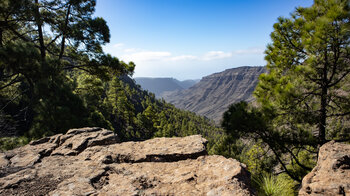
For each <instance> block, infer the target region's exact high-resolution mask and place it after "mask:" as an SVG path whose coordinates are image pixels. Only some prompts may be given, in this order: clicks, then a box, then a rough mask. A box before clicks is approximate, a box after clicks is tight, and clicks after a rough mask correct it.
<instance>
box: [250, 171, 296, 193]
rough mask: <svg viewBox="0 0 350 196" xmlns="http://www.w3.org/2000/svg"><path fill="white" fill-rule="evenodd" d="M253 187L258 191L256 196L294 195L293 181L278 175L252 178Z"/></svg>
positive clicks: (263, 175) (265, 174)
mask: <svg viewBox="0 0 350 196" xmlns="http://www.w3.org/2000/svg"><path fill="white" fill-rule="evenodd" d="M253 183H254V184H255V185H254V186H255V187H256V188H257V190H258V195H262V196H281V195H283V196H293V195H295V192H294V186H295V183H294V182H293V180H290V179H288V177H287V176H285V175H283V174H280V175H278V176H274V175H271V174H267V173H263V174H262V175H260V176H258V177H254V178H253Z"/></svg>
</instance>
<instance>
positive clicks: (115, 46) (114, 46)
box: [113, 43, 124, 48]
mask: <svg viewBox="0 0 350 196" xmlns="http://www.w3.org/2000/svg"><path fill="white" fill-rule="evenodd" d="M123 46H124V44H123V43H117V44H114V45H113V48H121V47H123Z"/></svg>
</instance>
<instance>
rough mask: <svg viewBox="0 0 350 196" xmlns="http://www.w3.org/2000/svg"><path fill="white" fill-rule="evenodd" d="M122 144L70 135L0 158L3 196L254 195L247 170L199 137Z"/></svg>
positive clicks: (106, 137)
mask: <svg viewBox="0 0 350 196" xmlns="http://www.w3.org/2000/svg"><path fill="white" fill-rule="evenodd" d="M118 142H119V140H118V137H117V136H115V135H114V133H113V132H111V131H108V130H105V129H101V128H83V129H72V130H69V131H68V132H67V134H65V135H62V134H60V135H55V136H52V137H48V138H43V139H41V140H37V141H34V142H32V143H30V144H28V145H26V146H23V147H21V148H18V149H14V150H12V151H7V152H5V153H0V168H1V170H0V195H45V194H48V195H55V196H59V195H252V192H251V191H250V187H249V182H250V175H249V173H248V172H247V170H246V169H245V166H244V165H243V164H241V163H239V162H238V161H236V160H234V159H226V158H224V157H222V156H207V152H206V149H205V145H206V143H207V141H206V140H205V139H204V138H202V137H201V136H199V135H194V136H188V137H184V138H155V139H151V140H147V141H143V142H124V143H118Z"/></svg>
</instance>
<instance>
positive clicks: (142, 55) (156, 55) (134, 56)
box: [122, 51, 171, 62]
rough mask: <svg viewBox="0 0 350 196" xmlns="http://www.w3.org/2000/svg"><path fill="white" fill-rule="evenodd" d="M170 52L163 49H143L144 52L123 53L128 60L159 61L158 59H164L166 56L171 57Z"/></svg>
mask: <svg viewBox="0 0 350 196" xmlns="http://www.w3.org/2000/svg"><path fill="white" fill-rule="evenodd" d="M170 56H171V53H170V52H161V51H143V52H136V53H131V54H126V55H123V56H122V58H123V59H125V60H127V61H135V62H140V61H157V60H164V59H166V57H170Z"/></svg>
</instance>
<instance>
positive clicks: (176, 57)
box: [170, 55, 198, 61]
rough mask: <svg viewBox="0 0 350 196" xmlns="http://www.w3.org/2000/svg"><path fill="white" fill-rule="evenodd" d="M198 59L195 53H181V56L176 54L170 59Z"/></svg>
mask: <svg viewBox="0 0 350 196" xmlns="http://www.w3.org/2000/svg"><path fill="white" fill-rule="evenodd" d="M196 59H198V57H197V56H193V55H180V56H174V57H171V58H170V60H172V61H186V60H196Z"/></svg>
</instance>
